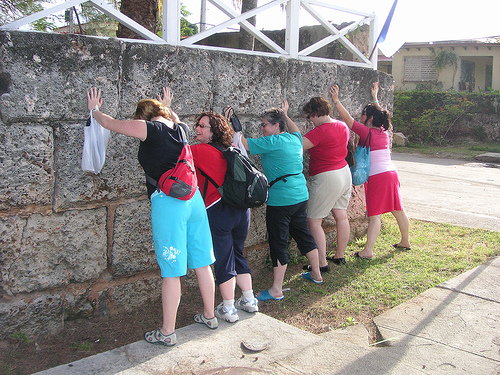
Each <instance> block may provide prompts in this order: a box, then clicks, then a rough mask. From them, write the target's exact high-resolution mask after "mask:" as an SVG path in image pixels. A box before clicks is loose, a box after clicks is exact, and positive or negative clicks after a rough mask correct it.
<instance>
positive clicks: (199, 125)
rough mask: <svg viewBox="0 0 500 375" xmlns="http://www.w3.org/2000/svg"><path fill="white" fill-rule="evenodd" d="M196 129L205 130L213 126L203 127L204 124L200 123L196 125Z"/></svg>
mask: <svg viewBox="0 0 500 375" xmlns="http://www.w3.org/2000/svg"><path fill="white" fill-rule="evenodd" d="M195 127H196V128H202V129H204V128H211V126H209V125H202V124H200V123H199V122H198V123H197V124H196V126H195Z"/></svg>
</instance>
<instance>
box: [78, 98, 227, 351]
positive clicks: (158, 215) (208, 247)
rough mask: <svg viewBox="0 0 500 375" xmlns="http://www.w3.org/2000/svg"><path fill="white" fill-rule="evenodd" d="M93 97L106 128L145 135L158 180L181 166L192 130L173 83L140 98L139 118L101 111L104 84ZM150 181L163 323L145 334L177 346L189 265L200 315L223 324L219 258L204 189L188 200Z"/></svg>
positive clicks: (149, 167)
mask: <svg viewBox="0 0 500 375" xmlns="http://www.w3.org/2000/svg"><path fill="white" fill-rule="evenodd" d="M87 99H88V108H89V110H91V111H92V112H91V115H92V117H93V118H94V119H96V120H97V122H99V124H101V125H102V126H103V127H104V128H106V129H109V130H112V131H115V132H117V133H120V134H124V135H127V136H130V137H134V138H138V139H139V140H140V141H141V143H140V146H139V154H138V159H139V163H140V164H141V166H142V168H143V169H144V172H145V173H146V174H147V175H149V176H151V177H152V178H153V179H154V180H156V181H158V180H159V178H160V176H161V175H162V174H163V173H164V172H166V171H167V170H169V169H171V168H173V167H174V166H175V164H176V163H177V159H178V158H179V155H180V153H181V150H182V147H183V143H182V135H181V133H182V132H181V127H183V128H184V130H185V134H189V129H188V128H187V126H186V125H184V124H182V123H180V122H179V118H178V117H177V115H176V114H175V113H174V112H172V111H171V110H170V101H171V99H172V94H171V92H170V90H169V89H168V88H164V89H163V98H160V97H159V98H158V99H159V100H155V99H144V100H141V101H139V102H138V103H137V108H136V111H135V116H134V120H117V119H114V118H112V117H110V116H108V115H106V114H104V113H103V112H101V111H100V110H99V108H100V107H101V105H102V98H101V90H97V89H96V88H93V89H91V90H89V91H88V92H87ZM162 102H163V103H166V104H167V105H165V104H163V103H162ZM96 108H97V109H96ZM146 186H147V189H148V196H149V198H150V200H151V225H152V229H153V242H154V247H155V254H156V259H157V261H158V265H159V266H160V270H161V277H162V289H161V296H162V311H163V323H162V326H161V328H159V329H156V330H153V331H150V332H146V333H145V334H144V339H145V340H146V341H147V342H149V343H152V344H162V345H167V346H172V345H175V344H176V342H177V337H176V334H175V320H176V317H177V309H178V307H179V303H180V299H181V282H180V278H181V277H182V276H184V275H186V273H187V268H190V269H194V270H195V273H196V277H197V278H198V285H199V287H200V292H201V295H202V299H203V313H201V314H196V315H195V316H194V320H195V321H196V322H198V323H203V324H206V325H207V326H208V327H209V328H212V329H213V328H217V326H218V322H217V318H216V317H215V316H214V301H215V282H214V277H213V274H212V270H211V268H210V265H211V264H212V263H213V262H214V260H215V258H214V254H213V249H212V237H211V235H210V228H209V224H208V219H207V213H206V210H205V205H204V204H203V199H202V197H201V194H200V192H199V191H196V193H195V195H194V196H193V197H192V198H191V199H190V200H186V201H184V200H179V199H176V198H172V197H169V196H167V195H166V194H164V193H163V192H161V191H159V190H157V189H156V186H154V185H152V184H151V183H150V182H146Z"/></svg>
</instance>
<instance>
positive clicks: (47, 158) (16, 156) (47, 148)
mask: <svg viewBox="0 0 500 375" xmlns="http://www.w3.org/2000/svg"><path fill="white" fill-rule="evenodd" d="M53 151H54V139H53V134H52V129H51V128H50V127H49V126H31V125H25V126H20V125H12V126H6V125H5V124H0V169H1V170H2V178H1V179H0V210H6V209H9V208H22V207H25V206H29V205H37V206H45V205H50V204H51V203H52V194H53V185H54V171H53V169H52V168H53V164H54V157H53Z"/></svg>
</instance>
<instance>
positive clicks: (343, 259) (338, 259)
mask: <svg viewBox="0 0 500 375" xmlns="http://www.w3.org/2000/svg"><path fill="white" fill-rule="evenodd" d="M326 260H331V261H332V262H333V263H335V264H345V258H334V257H326Z"/></svg>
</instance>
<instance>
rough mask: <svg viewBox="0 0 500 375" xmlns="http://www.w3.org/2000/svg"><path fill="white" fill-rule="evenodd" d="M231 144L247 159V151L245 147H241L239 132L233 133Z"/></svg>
mask: <svg viewBox="0 0 500 375" xmlns="http://www.w3.org/2000/svg"><path fill="white" fill-rule="evenodd" d="M233 144H234V145H235V146H236V147H238V148H239V149H240V151H241V153H242V154H243V155H245V156H246V157H247V158H248V153H247V150H245V146H243V142H241V132H234V135H233Z"/></svg>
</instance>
